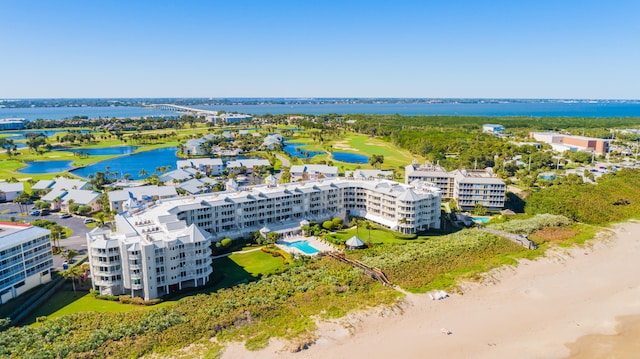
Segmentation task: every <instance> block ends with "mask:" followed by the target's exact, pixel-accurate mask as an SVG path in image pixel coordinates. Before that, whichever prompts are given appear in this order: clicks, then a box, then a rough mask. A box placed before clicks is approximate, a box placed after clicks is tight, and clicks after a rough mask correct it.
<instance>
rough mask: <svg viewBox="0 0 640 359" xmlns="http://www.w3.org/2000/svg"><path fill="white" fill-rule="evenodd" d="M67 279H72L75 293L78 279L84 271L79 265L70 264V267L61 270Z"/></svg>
mask: <svg viewBox="0 0 640 359" xmlns="http://www.w3.org/2000/svg"><path fill="white" fill-rule="evenodd" d="M60 274H62V276H63V277H64V278H65V279H71V286H72V287H73V293H74V294H77V292H76V279H78V278H79V277H80V276H81V275H82V274H83V273H82V269H81V268H80V267H77V266H69V269H67V270H65V271H62V272H60Z"/></svg>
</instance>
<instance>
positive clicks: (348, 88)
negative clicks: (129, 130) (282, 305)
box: [0, 0, 640, 99]
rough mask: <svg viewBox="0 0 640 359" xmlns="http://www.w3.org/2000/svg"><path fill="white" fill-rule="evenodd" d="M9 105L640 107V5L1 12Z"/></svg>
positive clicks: (11, 8)
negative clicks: (512, 101) (385, 101)
mask: <svg viewBox="0 0 640 359" xmlns="http://www.w3.org/2000/svg"><path fill="white" fill-rule="evenodd" d="M0 36H2V39H1V41H0V97H2V98H22V97H486V98H504V97H508V98H618V99H640V1H637V0H629V1H627V0H620V1H605V0H603V1H589V0H586V1H572V0H565V1H557V0H537V1H512V0H511V1H500V0H498V1H478V0H473V1H444V0H443V1H402V0H396V1H374V0H370V1H285V0H280V1H278V0H273V1H264V0H263V1H242V0H239V1H236V0H234V1H230V0H227V1H65V0H61V1H44V0H43V1H19V0H15V1H13V0H9V1H4V2H3V4H2V6H1V7H0Z"/></svg>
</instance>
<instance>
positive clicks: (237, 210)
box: [87, 176, 441, 299]
mask: <svg viewBox="0 0 640 359" xmlns="http://www.w3.org/2000/svg"><path fill="white" fill-rule="evenodd" d="M229 188H231V189H232V190H230V191H226V192H218V193H215V194H207V195H201V196H194V197H189V198H176V199H165V200H160V201H157V202H156V203H154V204H147V205H146V206H142V205H141V204H139V203H137V202H136V201H135V200H134V199H132V200H131V201H130V203H128V204H127V206H125V207H126V211H125V212H123V213H121V214H119V215H117V216H116V228H117V232H110V231H107V230H102V229H96V230H94V231H92V232H90V233H88V234H87V242H88V248H89V262H90V264H91V270H92V273H93V275H94V277H95V279H94V286H95V289H98V290H99V291H100V293H102V294H110V295H117V294H131V295H133V296H141V297H144V298H145V299H152V298H156V297H159V296H162V295H164V294H167V293H170V292H172V291H174V290H177V289H181V288H183V287H189V286H200V285H204V284H205V283H206V281H207V280H208V278H209V275H210V274H211V272H212V269H211V252H210V249H209V246H210V244H211V242H213V241H219V240H221V239H223V238H226V237H229V238H240V237H246V236H248V235H250V233H252V232H257V231H260V232H263V231H265V230H268V231H273V232H277V233H279V234H280V235H287V234H297V233H300V227H301V224H300V223H301V222H303V223H304V222H305V221H316V222H322V221H324V220H328V219H331V218H334V217H341V218H346V217H347V215H352V216H357V217H363V218H366V219H368V220H370V221H373V222H375V223H378V224H380V225H383V226H385V227H388V228H390V229H393V230H396V231H399V232H402V233H416V232H419V231H425V230H428V229H437V228H440V202H441V191H440V189H439V188H437V187H435V186H433V185H432V184H430V183H427V182H423V181H414V182H413V183H411V184H410V185H407V184H401V183H397V182H392V181H389V180H346V179H340V178H332V179H325V180H321V181H309V182H300V183H291V184H286V185H278V184H277V180H276V179H275V177H273V176H271V177H269V178H267V180H266V185H259V186H254V187H248V188H246V189H244V190H241V191H237V190H235V188H234V186H230V187H229Z"/></svg>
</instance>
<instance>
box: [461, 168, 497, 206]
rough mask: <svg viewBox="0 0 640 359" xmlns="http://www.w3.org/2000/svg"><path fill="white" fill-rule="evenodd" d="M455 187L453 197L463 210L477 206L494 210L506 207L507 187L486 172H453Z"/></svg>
mask: <svg viewBox="0 0 640 359" xmlns="http://www.w3.org/2000/svg"><path fill="white" fill-rule="evenodd" d="M453 178H454V183H455V186H454V188H453V197H454V198H455V199H456V200H457V201H458V206H459V207H460V208H462V209H473V208H474V207H475V206H476V204H478V203H479V204H481V205H482V206H483V207H485V208H488V209H493V210H501V209H502V208H503V207H504V195H505V191H506V188H507V186H506V185H505V184H504V182H503V181H502V180H501V179H499V178H497V177H495V176H493V175H492V174H491V172H489V171H485V170H477V171H476V170H456V171H454V172H453Z"/></svg>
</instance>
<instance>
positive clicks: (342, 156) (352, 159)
mask: <svg viewBox="0 0 640 359" xmlns="http://www.w3.org/2000/svg"><path fill="white" fill-rule="evenodd" d="M331 154H333V159H334V160H336V161H340V162H347V163H367V162H369V157H367V156H365V155H359V154H356V153H348V152H331Z"/></svg>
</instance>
